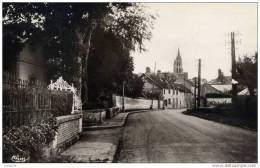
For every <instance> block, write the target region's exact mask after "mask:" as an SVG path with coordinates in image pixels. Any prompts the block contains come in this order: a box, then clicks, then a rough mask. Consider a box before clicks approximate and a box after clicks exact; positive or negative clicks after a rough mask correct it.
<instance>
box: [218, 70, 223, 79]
mask: <svg viewBox="0 0 260 168" xmlns="http://www.w3.org/2000/svg"><path fill="white" fill-rule="evenodd" d="M221 76H222V72H221V69H218V78H221Z"/></svg>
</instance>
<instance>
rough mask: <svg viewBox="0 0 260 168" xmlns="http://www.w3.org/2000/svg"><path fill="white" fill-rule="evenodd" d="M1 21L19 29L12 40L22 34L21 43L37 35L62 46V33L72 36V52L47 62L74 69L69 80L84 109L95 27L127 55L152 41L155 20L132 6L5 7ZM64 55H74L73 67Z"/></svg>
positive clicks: (62, 68)
mask: <svg viewBox="0 0 260 168" xmlns="http://www.w3.org/2000/svg"><path fill="white" fill-rule="evenodd" d="M3 17H4V19H3V23H4V24H3V25H4V27H5V28H8V27H10V26H11V27H15V29H17V27H19V30H21V31H16V30H15V31H13V32H14V34H13V37H14V38H17V37H18V36H17V34H18V33H22V35H23V36H24V37H23V41H24V40H28V39H29V38H30V37H31V36H34V35H35V34H37V32H40V33H39V34H41V33H42V34H43V35H42V37H44V40H43V41H44V42H46V43H49V44H50V43H51V42H53V41H56V43H58V42H60V43H62V42H61V40H60V39H62V38H63V37H64V36H67V34H64V33H70V34H72V35H71V37H72V39H73V40H72V41H73V44H70V43H69V42H68V41H67V40H66V44H68V46H71V48H72V50H71V51H66V53H67V54H65V52H62V51H61V50H58V52H59V54H58V55H60V56H55V54H53V55H54V57H52V58H51V59H50V61H51V62H52V63H53V64H57V65H58V66H60V67H61V68H58V70H60V71H63V70H69V69H73V71H74V75H73V79H72V80H73V83H74V84H75V86H76V87H77V88H78V93H79V94H80V95H81V98H82V103H83V108H84V107H85V106H86V105H87V102H88V86H87V82H88V75H87V74H88V73H87V69H88V58H89V52H90V49H91V44H92V35H93V32H95V29H96V27H98V26H99V27H103V29H104V30H105V31H111V32H113V33H114V34H115V35H116V36H117V37H119V38H120V41H121V43H122V44H123V46H124V47H125V48H127V49H128V50H129V51H130V50H135V49H136V46H137V45H138V46H139V49H140V51H143V50H144V48H143V41H144V40H149V39H150V38H151V28H152V23H153V22H152V21H153V20H154V19H155V17H153V16H152V15H145V12H144V10H143V7H142V5H140V4H135V3H4V5H3ZM27 29H28V30H27ZM8 30H11V28H8ZM23 30H26V31H25V33H24V31H23ZM5 32H9V31H5ZM31 32H33V33H31ZM35 32H36V33H35ZM53 38H54V39H55V40H53ZM63 39H64V38H63ZM65 46H66V45H65ZM55 52H57V50H56V51H55V50H54V51H53V53H55ZM66 55H67V56H71V55H73V57H72V58H73V59H72V60H73V65H72V66H67V65H66V63H68V62H69V61H64V60H65V59H64V56H66ZM68 60H70V59H68ZM64 65H65V68H64Z"/></svg>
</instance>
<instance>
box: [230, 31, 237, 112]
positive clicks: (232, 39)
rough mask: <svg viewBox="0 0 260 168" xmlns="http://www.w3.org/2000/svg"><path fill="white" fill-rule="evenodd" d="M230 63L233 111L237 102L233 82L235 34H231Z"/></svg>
mask: <svg viewBox="0 0 260 168" xmlns="http://www.w3.org/2000/svg"><path fill="white" fill-rule="evenodd" d="M231 63H232V70H231V72H232V106H233V110H235V107H236V102H237V101H236V100H237V84H236V83H235V82H234V79H235V74H236V47H235V33H234V32H231Z"/></svg>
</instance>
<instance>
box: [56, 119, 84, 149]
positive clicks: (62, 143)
mask: <svg viewBox="0 0 260 168" xmlns="http://www.w3.org/2000/svg"><path fill="white" fill-rule="evenodd" d="M57 122H58V124H59V128H58V131H57V134H56V136H55V139H54V141H53V149H59V150H62V149H63V148H65V147H66V146H67V145H68V144H71V143H72V142H74V141H76V140H78V139H79V136H80V133H81V132H82V114H73V115H65V116H60V117H57Z"/></svg>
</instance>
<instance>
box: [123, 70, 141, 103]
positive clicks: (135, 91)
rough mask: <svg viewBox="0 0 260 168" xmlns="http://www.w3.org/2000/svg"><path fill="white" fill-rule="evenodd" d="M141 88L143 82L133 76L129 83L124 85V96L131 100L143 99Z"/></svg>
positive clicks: (136, 76)
mask: <svg viewBox="0 0 260 168" xmlns="http://www.w3.org/2000/svg"><path fill="white" fill-rule="evenodd" d="M143 87H144V82H143V80H142V78H140V77H139V76H138V75H136V74H133V75H132V76H131V79H130V80H129V82H128V83H127V84H126V95H127V96H129V97H133V98H137V97H143Z"/></svg>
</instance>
